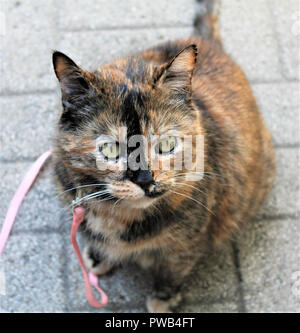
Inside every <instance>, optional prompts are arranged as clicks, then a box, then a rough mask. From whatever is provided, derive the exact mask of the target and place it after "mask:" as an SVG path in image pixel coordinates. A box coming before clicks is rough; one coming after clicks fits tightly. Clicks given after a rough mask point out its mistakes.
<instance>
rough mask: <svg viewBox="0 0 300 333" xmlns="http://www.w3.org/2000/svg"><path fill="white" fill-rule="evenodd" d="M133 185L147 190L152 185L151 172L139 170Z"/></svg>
mask: <svg viewBox="0 0 300 333" xmlns="http://www.w3.org/2000/svg"><path fill="white" fill-rule="evenodd" d="M135 183H136V184H138V185H140V186H141V187H142V188H143V189H147V188H148V187H149V186H150V185H151V184H153V183H154V179H153V172H151V171H149V170H139V171H138V175H137V178H136V180H135Z"/></svg>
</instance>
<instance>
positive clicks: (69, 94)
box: [52, 51, 93, 107]
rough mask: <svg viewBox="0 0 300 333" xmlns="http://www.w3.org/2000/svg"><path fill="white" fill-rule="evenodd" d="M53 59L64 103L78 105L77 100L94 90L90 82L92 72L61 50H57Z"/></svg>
mask: <svg viewBox="0 0 300 333" xmlns="http://www.w3.org/2000/svg"><path fill="white" fill-rule="evenodd" d="M52 59H53V67H54V71H55V74H56V76H57V78H58V81H59V84H60V87H61V91H62V101H63V104H64V106H66V105H68V106H70V107H72V106H73V107H76V102H79V101H80V100H82V99H84V98H85V97H86V96H87V95H88V94H89V93H91V91H92V90H93V88H92V86H91V84H90V79H91V74H90V73H89V72H86V71H84V70H83V69H81V68H80V67H79V66H77V65H76V64H75V62H74V61H73V60H72V59H70V58H69V57H68V56H66V55H65V54H63V53H61V52H58V51H55V52H54V53H53V58H52Z"/></svg>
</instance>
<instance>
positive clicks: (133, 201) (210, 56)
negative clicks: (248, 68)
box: [54, 39, 275, 312]
mask: <svg viewBox="0 0 300 333" xmlns="http://www.w3.org/2000/svg"><path fill="white" fill-rule="evenodd" d="M191 45H192V46H191ZM196 49H197V50H198V56H197V53H196V51H195V50H196ZM182 50H183V51H182ZM196 57H197V61H196V63H195V60H196ZM54 66H55V70H56V74H57V76H58V78H59V80H60V83H61V86H62V96H63V104H64V111H63V113H62V117H61V119H60V122H59V126H58V130H57V140H56V143H55V147H54V164H55V174H56V178H57V182H58V184H59V187H60V190H61V191H65V190H68V189H70V188H74V187H78V186H83V185H90V184H95V183H99V184H108V185H99V186H98V187H96V186H95V187H93V186H89V187H82V188H81V189H82V192H83V194H82V195H83V196H86V195H88V194H91V193H94V192H97V191H99V189H101V190H103V191H104V192H103V195H102V196H101V197H100V198H98V199H97V198H95V199H92V200H87V201H85V200H84V201H83V205H84V206H85V207H86V211H87V213H86V222H85V225H84V228H83V231H84V232H85V233H86V234H87V236H88V239H89V244H90V246H89V250H88V251H87V256H88V257H90V258H91V259H92V262H90V269H92V270H93V271H94V272H96V273H99V274H102V273H105V272H107V271H108V270H109V269H110V268H111V267H113V266H114V265H117V264H119V263H123V262H126V261H128V260H129V261H131V260H132V261H135V262H138V263H139V264H141V266H142V267H144V268H146V269H149V270H151V271H152V272H153V275H154V278H155V286H154V289H155V291H154V295H153V296H152V298H150V299H149V301H148V308H149V310H150V311H156V312H157V311H167V310H170V309H171V308H172V307H173V306H176V305H177V304H178V302H179V300H180V296H179V291H180V286H181V284H182V281H183V279H184V278H185V277H186V276H187V275H188V274H189V272H190V271H191V269H192V268H193V267H194V265H195V264H196V262H197V261H198V260H199V258H201V255H202V254H203V253H204V252H205V250H206V249H207V247H210V246H211V245H213V244H215V243H219V242H220V241H222V240H224V239H228V237H229V236H230V235H232V233H233V232H234V231H236V230H237V229H238V228H239V227H240V226H241V225H242V224H243V223H247V222H249V221H250V219H251V218H252V217H253V216H254V215H255V213H256V212H257V209H258V208H259V207H260V206H261V204H262V202H263V200H264V198H265V197H266V195H267V193H268V192H269V190H270V188H271V186H272V183H273V178H274V170H275V167H274V155H273V146H272V142H271V137H270V134H269V133H268V131H267V130H266V128H265V126H264V123H263V120H262V118H261V116H260V114H259V112H258V109H257V106H256V103H255V100H254V98H253V95H252V92H251V89H250V87H249V84H248V82H247V80H246V78H245V76H244V75H243V73H242V71H241V69H240V68H239V66H237V65H236V64H234V62H233V61H232V60H231V59H230V58H229V57H228V56H227V55H226V54H225V53H224V51H223V50H222V48H221V46H220V45H219V44H218V43H214V42H211V41H208V40H200V39H189V40H181V41H176V42H173V43H167V44H164V45H160V46H158V47H157V48H153V49H151V50H147V51H144V52H142V53H140V54H138V55H136V56H132V57H128V58H124V59H121V60H116V61H114V62H112V63H111V64H108V65H105V66H102V67H100V68H99V69H98V70H97V71H95V72H94V73H88V72H85V71H83V70H81V69H79V68H78V67H77V66H76V65H75V64H74V63H73V62H72V61H71V60H70V59H68V58H67V57H65V56H64V55H62V54H60V53H55V54H54ZM122 126H125V127H126V128H127V130H128V133H127V135H128V137H129V136H130V135H134V134H143V135H145V136H146V137H149V135H150V134H149V133H150V132H151V134H155V135H162V134H164V133H165V132H168V133H174V131H175V132H176V131H177V132H176V133H177V134H176V135H179V136H182V135H193V136H196V135H203V136H204V152H202V153H203V156H204V177H203V178H202V179H200V180H197V181H190V180H187V179H186V178H185V176H186V175H187V174H191V171H189V170H181V171H174V170H170V171H162V170H156V171H154V173H152V170H151V163H150V162H149V168H148V169H149V171H150V173H149V171H139V170H137V171H132V172H131V171H130V170H129V171H128V170H127V171H122V170H121V169H119V166H117V165H112V166H110V167H111V171H100V170H99V167H98V164H97V158H98V157H97V154H98V152H97V148H96V149H95V146H96V142H97V140H98V137H99V136H100V135H101V134H102V133H105V134H106V135H112V136H115V137H116V139H117V141H121V139H120V137H118V134H116V132H117V130H118V128H120V127H122ZM170 131H171V132H170ZM172 131H173V132H172ZM178 133H179V134H178ZM172 135H174V134H172ZM100 141H101V140H100ZM169 158H170V159H172V158H173V157H172V156H171V155H170V157H169ZM101 163H105V162H103V161H102V162H101ZM150 189H151V190H150ZM146 192H147V193H146ZM75 195H76V190H72V191H69V192H65V194H64V198H65V201H66V202H67V203H70V202H71V201H72V200H73V199H74V198H75ZM108 195H113V198H112V199H111V200H108V199H109V197H107V196H108ZM124 196H125V199H124V198H123V197H124ZM103 198H104V199H107V200H106V201H103V202H100V200H101V199H103ZM122 198H123V199H122ZM120 199H122V200H120ZM88 261H89V260H87V262H88Z"/></svg>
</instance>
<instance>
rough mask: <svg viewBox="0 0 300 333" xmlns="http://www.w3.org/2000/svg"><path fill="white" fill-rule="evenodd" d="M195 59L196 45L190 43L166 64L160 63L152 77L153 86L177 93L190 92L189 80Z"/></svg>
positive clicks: (190, 79)
mask: <svg viewBox="0 0 300 333" xmlns="http://www.w3.org/2000/svg"><path fill="white" fill-rule="evenodd" d="M196 61H197V47H196V45H195V44H192V45H190V46H188V47H186V48H184V49H183V50H181V51H180V52H179V53H178V54H177V55H176V56H175V57H174V58H173V59H172V60H171V61H170V62H169V63H168V64H165V65H162V66H161V67H159V68H158V70H157V72H156V77H155V78H154V81H155V82H154V83H155V86H157V87H167V88H169V89H170V90H171V91H174V92H177V93H191V81H192V75H193V71H194V68H195V65H196Z"/></svg>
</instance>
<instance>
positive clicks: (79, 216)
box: [71, 207, 108, 308]
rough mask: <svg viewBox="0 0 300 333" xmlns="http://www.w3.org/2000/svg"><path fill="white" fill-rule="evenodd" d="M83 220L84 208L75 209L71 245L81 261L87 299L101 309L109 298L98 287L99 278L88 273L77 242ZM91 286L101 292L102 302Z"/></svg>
mask: <svg viewBox="0 0 300 333" xmlns="http://www.w3.org/2000/svg"><path fill="white" fill-rule="evenodd" d="M83 220H84V208H83V207H76V208H75V209H74V214H73V223H72V229H71V243H72V245H73V247H74V250H75V253H76V256H77V258H78V260H79V263H80V266H81V268H82V271H83V278H84V286H85V292H86V298H87V300H88V301H89V303H90V304H91V305H92V306H94V307H96V308H100V307H102V306H105V305H106V304H107V301H108V298H107V296H106V294H105V293H104V291H103V290H102V289H101V288H100V287H99V286H98V278H97V276H96V275H94V274H93V273H89V274H88V272H87V270H86V268H85V265H84V262H83V259H82V256H81V254H80V250H79V247H78V244H77V241H76V233H77V230H78V228H79V225H80V223H81V222H83ZM91 285H92V286H94V287H95V288H96V290H97V291H98V292H99V294H100V295H101V299H102V301H101V302H99V301H97V300H96V298H95V297H94V295H93V293H92V288H91Z"/></svg>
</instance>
